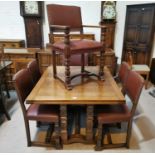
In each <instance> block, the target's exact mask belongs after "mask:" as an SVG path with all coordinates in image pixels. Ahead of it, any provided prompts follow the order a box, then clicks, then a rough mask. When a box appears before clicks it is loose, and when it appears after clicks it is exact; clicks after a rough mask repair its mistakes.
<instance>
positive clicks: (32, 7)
mask: <svg viewBox="0 0 155 155" xmlns="http://www.w3.org/2000/svg"><path fill="white" fill-rule="evenodd" d="M20 14H21V16H23V18H24V23H25V33H26V42H27V47H28V48H42V47H43V2H42V1H20Z"/></svg>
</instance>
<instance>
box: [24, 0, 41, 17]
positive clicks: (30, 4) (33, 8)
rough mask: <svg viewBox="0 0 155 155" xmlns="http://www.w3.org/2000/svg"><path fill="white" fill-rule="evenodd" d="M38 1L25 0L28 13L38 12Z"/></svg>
mask: <svg viewBox="0 0 155 155" xmlns="http://www.w3.org/2000/svg"><path fill="white" fill-rule="evenodd" d="M38 8H39V7H38V3H37V2H35V1H25V13H26V14H38V13H39V9H38Z"/></svg>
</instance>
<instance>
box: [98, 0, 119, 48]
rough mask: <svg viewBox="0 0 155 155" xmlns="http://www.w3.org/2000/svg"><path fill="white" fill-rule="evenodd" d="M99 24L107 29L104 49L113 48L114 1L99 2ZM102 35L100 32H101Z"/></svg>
mask: <svg viewBox="0 0 155 155" xmlns="http://www.w3.org/2000/svg"><path fill="white" fill-rule="evenodd" d="M100 24H101V25H103V26H106V27H107V34H106V39H105V41H106V48H112V49H113V48H114V36H115V25H116V1H102V2H101V21H100ZM101 35H102V32H101Z"/></svg>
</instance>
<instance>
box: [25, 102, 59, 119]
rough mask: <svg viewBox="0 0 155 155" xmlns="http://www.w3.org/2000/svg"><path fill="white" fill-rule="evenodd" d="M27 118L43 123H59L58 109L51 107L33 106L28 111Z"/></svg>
mask: <svg viewBox="0 0 155 155" xmlns="http://www.w3.org/2000/svg"><path fill="white" fill-rule="evenodd" d="M27 118H28V119H29V120H36V121H42V122H57V121H58V107H57V106H50V105H36V104H32V105H30V106H29V108H28V109H27Z"/></svg>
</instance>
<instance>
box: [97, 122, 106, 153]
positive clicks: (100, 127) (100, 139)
mask: <svg viewBox="0 0 155 155" xmlns="http://www.w3.org/2000/svg"><path fill="white" fill-rule="evenodd" d="M103 139H104V135H103V125H102V124H101V123H99V124H98V138H97V143H96V146H95V151H101V150H102V149H103Z"/></svg>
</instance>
